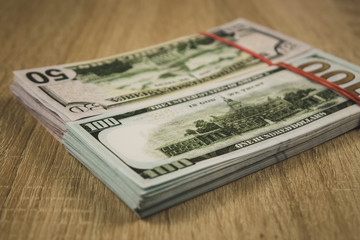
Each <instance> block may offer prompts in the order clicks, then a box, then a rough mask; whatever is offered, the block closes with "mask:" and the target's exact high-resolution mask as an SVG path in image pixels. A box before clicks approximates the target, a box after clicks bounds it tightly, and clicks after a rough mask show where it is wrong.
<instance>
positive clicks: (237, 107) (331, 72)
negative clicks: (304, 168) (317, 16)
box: [65, 50, 360, 186]
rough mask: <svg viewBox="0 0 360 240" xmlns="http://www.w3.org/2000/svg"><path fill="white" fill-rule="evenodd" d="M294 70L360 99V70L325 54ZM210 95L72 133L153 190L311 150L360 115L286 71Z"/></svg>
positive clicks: (233, 82)
mask: <svg viewBox="0 0 360 240" xmlns="http://www.w3.org/2000/svg"><path fill="white" fill-rule="evenodd" d="M291 63H293V64H294V65H295V66H298V67H301V68H303V69H305V70H307V71H312V72H314V73H315V74H317V75H319V76H322V77H324V78H327V79H329V81H333V82H335V83H338V84H340V85H341V86H343V87H344V88H348V90H349V89H354V91H355V92H357V94H358V95H360V93H359V92H358V91H359V90H360V89H359V85H358V84H359V82H360V71H359V67H357V66H355V65H352V64H350V63H348V62H345V61H343V60H340V59H338V58H336V57H334V56H331V55H328V54H326V53H323V52H321V51H319V50H312V51H309V52H308V53H307V54H304V55H302V56H300V57H299V58H297V59H294V60H292V61H291ZM324 66H326V67H324ZM354 86H355V87H354ZM356 86H358V89H357V88H356ZM202 90H203V91H198V92H196V93H194V94H190V95H184V96H183V97H180V98H176V99H171V100H169V101H164V102H162V103H158V104H155V105H148V106H145V105H144V107H143V108H137V109H133V111H127V112H125V111H121V110H117V111H114V112H112V113H108V114H104V115H101V116H97V117H93V118H89V119H85V120H80V121H76V122H72V123H69V124H68V125H67V127H68V129H69V131H70V132H72V134H74V135H76V136H77V138H78V139H80V140H81V142H83V143H84V144H87V145H89V146H92V148H93V149H94V151H98V154H100V155H101V153H104V152H107V153H108V154H110V155H111V156H112V158H113V159H115V161H114V162H113V163H116V161H117V162H118V163H119V164H120V163H121V164H122V165H123V166H126V167H122V168H121V171H131V172H132V173H133V174H135V175H136V176H137V177H136V179H135V181H139V182H141V183H142V184H145V185H147V184H150V185H151V184H159V183H160V182H164V181H169V180H170V179H174V178H178V177H179V176H181V175H182V174H189V173H191V172H196V171H199V170H201V169H204V168H209V167H211V166H212V165H218V164H220V163H222V162H230V160H231V159H239V158H240V159H241V161H245V160H248V159H251V158H252V157H254V156H256V155H259V153H262V157H264V158H265V157H270V156H271V155H273V154H275V153H277V152H280V151H283V150H285V149H288V148H292V147H296V146H297V145H299V144H303V143H304V141H306V140H307V139H306V138H307V137H309V136H310V135H311V134H313V137H314V136H315V134H320V133H321V134H326V132H325V133H324V132H322V129H327V128H326V126H330V125H334V124H335V125H336V124H338V123H339V122H340V121H342V119H347V121H348V118H349V117H353V116H357V115H359V114H358V113H359V107H358V106H356V105H354V103H353V102H352V101H349V100H348V99H346V98H344V97H342V96H340V95H338V94H337V93H335V92H333V91H332V90H330V89H328V88H325V87H323V86H322V85H319V84H317V83H315V82H313V81H311V80H308V79H306V78H305V77H303V76H301V75H298V74H296V73H293V72H290V71H289V70H286V69H282V68H278V67H268V68H266V69H263V70H259V71H257V72H253V73H250V74H247V75H244V76H242V77H238V78H234V79H230V80H227V81H223V82H219V83H216V84H213V85H211V86H207V87H206V88H204V89H202ZM356 114H357V115H356ZM66 144H67V143H66V141H65V145H66ZM110 155H108V156H110ZM253 159H256V158H253ZM249 163H250V162H249ZM114 167H116V164H115V165H114ZM145 185H144V186H145Z"/></svg>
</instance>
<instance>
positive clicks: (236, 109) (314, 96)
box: [158, 89, 337, 157]
mask: <svg viewBox="0 0 360 240" xmlns="http://www.w3.org/2000/svg"><path fill="white" fill-rule="evenodd" d="M336 96H337V95H336V94H335V93H334V92H332V91H331V90H329V89H326V90H321V91H315V89H305V90H297V91H293V92H288V93H286V94H284V96H283V98H281V97H279V96H278V97H276V98H270V97H269V98H268V99H267V101H266V102H262V103H259V104H255V105H245V104H243V103H242V102H241V101H234V100H232V99H230V98H224V101H225V102H226V104H227V105H228V106H229V109H230V111H229V112H228V113H227V114H225V115H222V116H211V119H210V120H209V121H205V120H196V121H195V122H194V125H195V128H196V129H187V130H186V132H185V134H184V137H183V139H180V140H179V141H177V142H175V143H170V144H167V145H164V146H161V147H159V148H158V150H160V151H161V152H162V153H164V154H165V155H166V156H167V157H172V156H177V155H180V154H183V153H185V152H189V151H191V150H194V149H198V148H201V147H204V146H208V145H211V144H214V143H216V142H219V141H223V140H226V139H228V138H231V137H232V136H235V135H241V134H243V133H245V132H249V131H251V130H254V129H258V128H261V127H264V126H267V125H271V124H273V123H276V122H279V121H281V120H284V119H286V118H289V117H291V116H292V115H294V114H296V113H298V112H300V111H303V110H307V109H311V108H314V107H318V106H319V105H321V104H324V105H325V106H327V105H331V102H328V101H329V100H331V99H333V98H335V97H336Z"/></svg>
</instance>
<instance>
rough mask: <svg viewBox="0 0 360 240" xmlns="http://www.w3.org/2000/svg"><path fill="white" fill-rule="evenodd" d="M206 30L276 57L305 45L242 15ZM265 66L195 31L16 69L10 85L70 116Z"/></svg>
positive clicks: (25, 99)
mask: <svg viewBox="0 0 360 240" xmlns="http://www.w3.org/2000/svg"><path fill="white" fill-rule="evenodd" d="M210 32H212V33H215V34H217V35H219V36H222V37H224V38H226V39H228V40H231V41H233V42H235V43H237V44H240V45H242V46H245V47H247V48H249V49H251V50H253V51H255V52H257V53H260V54H262V55H263V56H266V57H268V58H269V59H271V60H273V61H274V62H277V61H282V60H285V59H288V58H291V57H293V56H296V55H299V54H301V53H303V52H305V51H307V50H308V49H309V46H307V45H305V44H303V43H301V42H299V41H297V40H294V39H292V38H289V37H287V36H284V35H282V34H280V33H277V32H275V31H272V30H269V29H267V28H264V27H262V26H259V25H256V24H254V23H250V22H247V21H245V20H241V19H239V20H236V21H233V22H230V23H228V24H225V25H222V26H220V27H217V28H214V29H212V30H210ZM264 66H265V65H264V63H262V62H260V61H259V60H258V59H256V58H254V57H252V56H251V55H249V54H247V53H245V52H242V51H240V50H238V49H236V48H234V47H231V46H228V45H226V44H224V43H221V42H218V41H216V40H213V39H211V38H208V37H205V36H203V35H199V34H196V35H192V36H187V37H183V38H179V39H175V40H173V41H170V42H165V43H162V44H159V45H156V46H152V47H148V48H145V49H141V50H137V51H133V52H129V53H124V54H120V55H116V56H111V57H107V58H102V59H96V60H91V61H86V62H80V63H70V64H64V65H58V66H47V67H41V68H34V69H27V70H19V71H15V72H14V76H15V79H14V84H13V86H12V90H13V91H14V93H15V95H17V96H19V98H22V101H23V102H24V104H25V105H28V106H29V107H30V108H33V109H34V108H38V109H42V108H46V109H48V111H51V112H52V114H56V115H58V116H59V117H60V119H61V120H62V121H64V122H68V121H74V120H77V119H81V118H84V117H89V116H93V115H97V114H102V113H105V112H107V111H112V110H113V109H114V108H116V107H118V106H123V104H124V103H132V102H134V101H138V100H144V99H145V100H148V99H150V98H152V99H154V98H155V99H156V97H159V96H166V95H171V94H173V93H177V92H181V91H188V89H189V88H192V89H194V88H197V87H199V86H205V85H207V84H208V83H213V82H217V81H222V80H225V79H229V78H232V77H234V76H239V75H241V74H244V73H246V72H249V71H253V70H255V69H259V68H262V67H264ZM34 105H37V107H34ZM35 112H37V113H39V114H41V111H39V110H38V111H35ZM44 121H45V120H44ZM46 124H47V123H45V125H46ZM59 131H62V130H59Z"/></svg>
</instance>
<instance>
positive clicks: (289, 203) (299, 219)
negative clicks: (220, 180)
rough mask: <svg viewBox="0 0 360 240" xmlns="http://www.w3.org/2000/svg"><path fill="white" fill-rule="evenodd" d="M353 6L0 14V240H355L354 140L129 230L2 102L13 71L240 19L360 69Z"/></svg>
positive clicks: (359, 6)
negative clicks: (290, 38) (293, 39)
mask: <svg viewBox="0 0 360 240" xmlns="http://www.w3.org/2000/svg"><path fill="white" fill-rule="evenodd" d="M359 16H360V2H359V1H358V0H354V1H351V0H343V1H339V0H323V1H316V0H298V1H292V0H289V1H283V0H271V1H270V0H269V1H240V0H227V1H220V0H219V1H217V0H208V1H206V0H204V1H195V0H182V1H166V0H156V1H155V0H151V1H146V0H144V1H137V0H136V1H135V0H133V1H130V0H129V1H126V0H124V1H115V0H114V1H111V0H106V1H92V0H87V1H70V0H62V1H55V0H44V1H41V0H32V1H27V0H12V1H5V0H1V3H0V46H1V51H0V66H1V71H0V130H1V131H0V239H115V238H116V239H142V238H144V239H240V238H245V239H247V238H249V239H253V238H254V239H262V238H263V239H359V238H360V161H359V156H360V147H359V146H360V130H359V129H355V130H353V131H351V132H349V133H347V134H344V135H343V136H340V137H338V138H336V139H334V140H331V141H329V142H327V143H325V144H322V145H320V146H318V147H316V148H314V149H312V150H309V151H307V152H304V153H302V154H300V155H298V156H295V157H293V158H291V159H288V160H286V161H284V162H282V163H279V164H277V165H274V166H272V167H269V168H267V169H264V170H262V171H259V172H257V173H254V174H252V175H250V176H248V177H245V178H242V179H240V180H238V181H235V182H233V183H231V184H228V185H226V186H224V187H221V188H219V189H216V190H214V191H211V192H209V193H207V194H204V195H202V196H199V197H197V198H195V199H192V200H190V201H187V202H185V203H183V204H180V205H177V206H175V207H172V208H171V209H168V210H166V211H162V212H160V213H159V214H156V215H154V216H152V217H149V218H147V219H144V220H141V219H139V218H138V217H137V216H136V215H135V214H134V213H132V211H131V210H130V209H128V208H127V207H126V205H125V204H124V203H123V202H122V201H121V200H120V199H119V198H118V197H116V196H115V195H114V194H113V193H112V192H111V191H110V190H109V189H108V188H106V187H105V186H104V185H103V184H102V183H101V182H100V181H99V180H98V179H96V178H95V177H94V176H93V175H91V174H90V173H89V171H88V170H87V169H86V168H85V167H83V166H82V165H81V164H80V163H79V162H78V161H77V160H76V159H75V158H73V157H72V156H71V155H70V154H68V153H67V152H66V151H65V149H64V147H63V146H62V145H61V144H60V143H59V142H57V141H56V140H55V139H54V138H53V137H52V136H51V135H50V134H49V133H48V132H47V131H46V130H45V129H44V128H43V127H42V126H41V125H40V124H39V123H38V122H37V121H36V120H35V119H34V118H33V117H32V116H31V115H30V114H29V113H28V112H27V111H26V110H25V109H24V108H23V107H22V106H21V105H20V104H19V103H18V102H17V101H16V100H15V98H14V97H13V96H12V94H11V92H10V91H9V84H10V83H11V82H12V70H16V69H24V68H33V67H40V66H45V65H56V64H61V63H67V62H75V61H81V60H87V59H93V58H99V57H104V56H109V55H113V54H117V53H121V52H125V51H129V50H134V49H137V48H141V47H145V46H149V45H152V44H156V43H160V42H163V41H166V40H171V39H173V38H176V37H180V36H183V35H188V34H192V33H196V32H198V31H201V30H206V29H209V28H212V27H214V26H217V25H220V24H222V23H225V22H228V21H231V20H233V19H235V18H238V17H242V18H246V19H248V20H251V21H254V22H257V23H259V24H262V25H265V26H268V27H270V28H273V29H275V30H277V31H280V32H282V33H284V34H286V35H289V36H292V37H294V38H297V39H299V40H301V41H303V42H306V43H308V44H310V45H312V46H314V47H317V48H320V49H322V50H324V51H326V52H329V53H331V54H334V55H336V56H339V57H341V58H344V59H346V60H348V61H351V62H353V63H355V64H358V65H360V48H359V40H360V17H359Z"/></svg>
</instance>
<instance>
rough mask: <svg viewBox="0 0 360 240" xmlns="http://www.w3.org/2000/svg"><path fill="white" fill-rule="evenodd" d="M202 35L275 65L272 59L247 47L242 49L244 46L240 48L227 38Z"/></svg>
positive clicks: (205, 33) (208, 34) (204, 33)
mask: <svg viewBox="0 0 360 240" xmlns="http://www.w3.org/2000/svg"><path fill="white" fill-rule="evenodd" d="M200 34H202V35H205V36H207V37H210V38H213V39H216V40H218V41H220V42H223V43H226V44H227V45H230V46H232V47H234V48H237V49H239V50H241V51H243V52H246V53H248V54H250V55H252V56H253V57H256V58H258V59H259V60H261V61H263V62H265V63H267V64H268V65H269V66H272V65H274V64H273V63H272V62H271V61H270V59H267V58H266V57H264V56H262V55H260V54H258V53H256V52H253V51H251V50H250V49H247V48H245V47H242V46H240V45H238V44H236V43H234V42H232V41H229V40H227V39H225V38H222V37H219V36H217V35H215V34H212V33H208V32H200Z"/></svg>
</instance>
